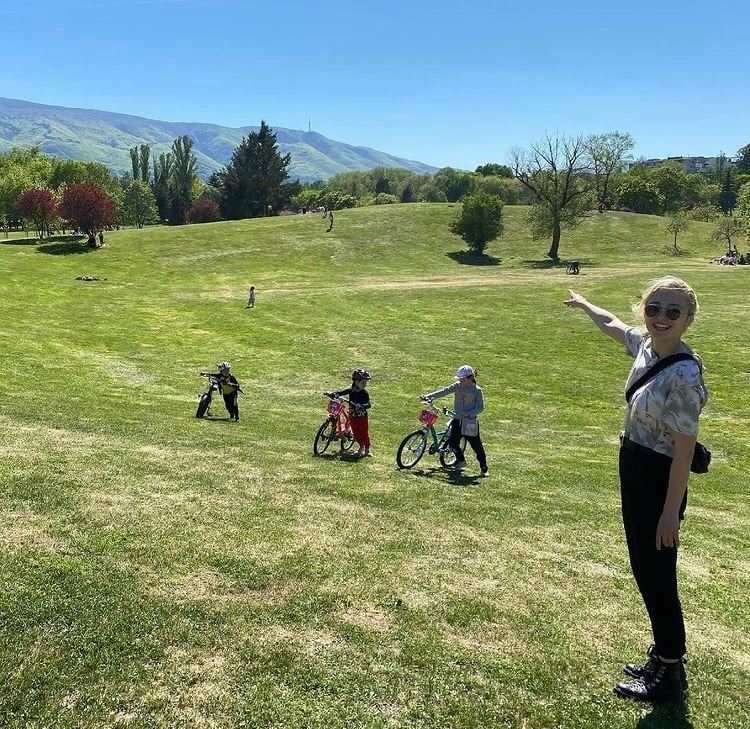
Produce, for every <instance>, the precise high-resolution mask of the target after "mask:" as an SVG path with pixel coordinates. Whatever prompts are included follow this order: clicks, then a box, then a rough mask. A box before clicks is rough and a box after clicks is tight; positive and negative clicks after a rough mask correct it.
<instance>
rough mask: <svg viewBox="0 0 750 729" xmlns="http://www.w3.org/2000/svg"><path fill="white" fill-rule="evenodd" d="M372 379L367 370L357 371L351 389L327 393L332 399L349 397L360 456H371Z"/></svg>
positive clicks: (351, 420)
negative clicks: (368, 388) (368, 389)
mask: <svg viewBox="0 0 750 729" xmlns="http://www.w3.org/2000/svg"><path fill="white" fill-rule="evenodd" d="M370 379H371V377H370V373H369V372H368V371H367V370H362V369H356V370H354V372H352V384H351V387H347V388H345V389H343V390H337V391H336V392H327V393H325V394H326V395H330V396H331V397H344V395H348V397H349V422H350V423H351V426H352V433H353V435H354V440H355V441H356V443H357V444H358V445H359V450H358V451H357V455H358V456H371V455H372V451H371V450H370V422H369V418H368V415H367V411H368V410H369V409H370V407H371V403H370V393H369V392H367V383H368V381H369V380H370Z"/></svg>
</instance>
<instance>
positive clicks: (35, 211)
mask: <svg viewBox="0 0 750 729" xmlns="http://www.w3.org/2000/svg"><path fill="white" fill-rule="evenodd" d="M15 210H16V215H18V217H19V218H24V219H25V220H31V221H32V222H33V223H34V226H35V227H36V234H37V235H38V236H39V237H40V238H44V236H45V234H46V233H48V232H49V227H50V225H51V224H52V221H53V220H54V219H55V218H56V217H57V200H55V196H54V195H53V194H52V190H48V189H47V188H45V187H30V188H29V189H28V190H26V192H23V193H21V194H20V195H19V196H18V197H17V198H16V203H15Z"/></svg>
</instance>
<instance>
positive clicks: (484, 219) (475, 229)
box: [451, 192, 503, 255]
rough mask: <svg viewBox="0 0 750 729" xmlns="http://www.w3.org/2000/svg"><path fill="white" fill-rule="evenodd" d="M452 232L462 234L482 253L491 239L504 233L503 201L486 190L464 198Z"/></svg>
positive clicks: (454, 220) (470, 244)
mask: <svg viewBox="0 0 750 729" xmlns="http://www.w3.org/2000/svg"><path fill="white" fill-rule="evenodd" d="M451 232H452V233H455V234H456V235H460V236H461V237H462V238H463V239H464V240H465V241H466V242H467V243H468V244H469V247H470V248H471V250H472V251H474V253H477V254H480V255H481V254H482V253H484V251H485V249H486V248H487V244H488V243H489V242H490V241H493V240H495V238H497V237H498V236H500V235H502V234H503V202H502V200H500V199H499V198H497V197H494V196H492V195H488V194H487V193H486V192H475V193H474V194H472V195H467V196H466V197H465V198H464V201H463V205H462V206H461V210H460V211H459V212H458V213H457V215H456V216H455V218H454V219H453V221H452V222H451Z"/></svg>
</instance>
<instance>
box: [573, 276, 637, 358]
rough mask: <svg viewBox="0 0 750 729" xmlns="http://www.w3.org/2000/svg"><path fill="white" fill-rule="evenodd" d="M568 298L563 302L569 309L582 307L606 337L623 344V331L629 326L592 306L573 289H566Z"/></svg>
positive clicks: (607, 312) (603, 310)
mask: <svg viewBox="0 0 750 729" xmlns="http://www.w3.org/2000/svg"><path fill="white" fill-rule="evenodd" d="M568 294H569V295H570V296H569V298H568V299H567V300H566V301H564V302H563V303H564V304H565V306H569V307H570V308H571V309H583V311H585V312H586V313H587V314H588V315H589V316H590V317H591V321H593V322H594V324H596V326H598V327H599V329H601V330H602V331H603V332H604V333H605V334H606V335H607V336H608V337H612V339H614V340H615V341H616V342H618V343H619V344H623V345H624V344H625V332H627V331H628V329H630V327H629V326H628V325H627V324H625V323H624V322H623V321H620V319H618V318H617V317H616V316H615V315H614V314H612V313H610V312H609V311H607V310H606V309H602V308H601V307H599V306H594V305H593V304H592V303H591V302H589V301H587V300H586V299H585V298H584V297H583V296H581V295H580V294H577V293H576V292H575V291H573V289H568Z"/></svg>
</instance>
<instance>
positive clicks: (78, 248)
mask: <svg viewBox="0 0 750 729" xmlns="http://www.w3.org/2000/svg"><path fill="white" fill-rule="evenodd" d="M36 250H37V253H47V254H49V255H51V256H69V255H70V254H72V253H90V252H91V251H95V250H96V248H92V247H91V246H89V245H87V244H86V243H74V242H68V243H45V244H44V245H41V246H38V247H37V249H36Z"/></svg>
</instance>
